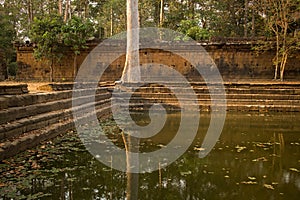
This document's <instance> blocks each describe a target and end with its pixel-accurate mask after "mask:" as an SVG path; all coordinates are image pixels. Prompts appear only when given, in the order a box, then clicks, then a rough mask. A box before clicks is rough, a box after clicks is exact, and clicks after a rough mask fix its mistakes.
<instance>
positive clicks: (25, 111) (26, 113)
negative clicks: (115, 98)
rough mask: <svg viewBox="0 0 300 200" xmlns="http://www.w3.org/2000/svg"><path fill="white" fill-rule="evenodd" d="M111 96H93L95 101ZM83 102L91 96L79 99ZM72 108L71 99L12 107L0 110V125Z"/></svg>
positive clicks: (105, 94) (103, 94) (100, 94)
mask: <svg viewBox="0 0 300 200" xmlns="http://www.w3.org/2000/svg"><path fill="white" fill-rule="evenodd" d="M110 96H111V94H110V93H108V92H107V93H99V94H97V95H95V99H96V100H102V99H107V98H109V97H110ZM79 98H80V99H82V102H84V99H90V98H91V96H82V97H79ZM71 106H72V98H66V99H59V100H55V101H50V102H45V103H38V104H33V105H28V106H23V107H12V108H8V109H2V110H0V124H4V123H8V122H11V121H14V120H18V119H22V118H28V117H30V116H34V115H38V114H42V113H48V112H52V111H57V110H61V109H67V108H70V107H71Z"/></svg>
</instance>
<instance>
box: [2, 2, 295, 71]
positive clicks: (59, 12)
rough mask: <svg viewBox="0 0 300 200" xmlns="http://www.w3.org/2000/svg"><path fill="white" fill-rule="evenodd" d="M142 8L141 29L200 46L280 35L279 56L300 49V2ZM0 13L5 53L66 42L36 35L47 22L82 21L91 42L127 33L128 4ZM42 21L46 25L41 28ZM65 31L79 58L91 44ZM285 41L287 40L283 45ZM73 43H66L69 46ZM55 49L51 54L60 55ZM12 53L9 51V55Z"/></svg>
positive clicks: (58, 5) (41, 5)
mask: <svg viewBox="0 0 300 200" xmlns="http://www.w3.org/2000/svg"><path fill="white" fill-rule="evenodd" d="M138 3H139V24H140V27H164V28H170V29H172V30H175V31H180V32H182V33H183V34H186V35H187V36H189V37H191V38H193V39H195V40H209V39H210V38H213V37H269V38H276V37H279V35H278V33H280V37H279V41H284V42H282V43H280V44H278V45H279V46H280V47H279V46H277V47H274V48H275V49H276V48H277V51H278V55H283V54H282V53H281V52H283V51H286V52H288V53H287V54H286V55H288V56H289V55H292V52H293V51H294V49H295V48H287V45H288V46H289V44H292V45H290V46H292V47H295V45H296V46H297V44H299V34H298V33H299V29H300V14H299V13H300V6H299V5H300V0H264V1H262V0H258V1H255V0H223V1H219V0H139V2H138ZM279 5H280V6H279ZM279 8H280V9H279ZM0 9H1V10H0V16H1V20H0V26H4V27H3V28H2V30H3V32H2V33H3V37H1V41H2V40H3V41H4V42H1V44H0V45H2V46H0V47H1V49H2V51H3V49H5V48H4V47H3V46H4V44H11V42H12V41H13V40H21V41H24V40H30V41H32V42H33V41H35V42H36V41H38V40H39V39H38V38H39V37H42V36H43V37H46V36H47V37H48V36H51V35H52V34H53V38H52V39H50V38H49V40H47V41H46V40H45V41H44V44H47V43H51V42H54V43H57V42H58V40H62V38H56V37H57V36H59V34H58V35H57V34H55V31H56V30H54V32H53V33H50V32H48V33H47V34H48V35H47V34H46V32H45V33H44V34H40V36H39V35H38V32H36V33H34V32H35V31H38V30H37V26H36V23H40V25H43V26H46V25H45V24H41V23H42V21H44V22H46V21H47V20H48V21H47V22H50V24H51V23H52V26H56V25H58V24H55V23H60V25H61V26H62V25H63V24H64V25H66V24H70V23H76V22H78V20H81V21H82V22H83V24H82V25H83V26H85V24H87V23H88V24H89V25H91V26H92V27H93V29H90V28H88V29H89V30H91V34H89V35H88V37H90V35H93V36H94V37H96V38H100V39H102V38H108V37H110V36H112V35H115V34H117V33H120V32H122V31H125V30H126V0H64V1H62V0H58V1H40V0H2V1H0ZM285 14H286V15H285ZM58 16H59V19H58V18H57V17H58ZM36 19H38V20H42V21H40V22H37V21H36ZM53 23H54V24H53ZM76 27H77V25H76ZM48 28H51V27H45V30H47V29H48ZM78 28H79V29H80V28H82V27H78ZM85 28H87V27H85ZM65 29H68V30H69V31H70V33H68V34H69V36H70V40H73V43H72V45H74V46H73V50H74V52H78V47H79V46H81V45H82V44H83V43H84V41H85V40H86V38H84V39H83V40H82V39H79V38H77V39H78V40H77V39H75V40H76V42H74V37H77V36H75V35H76V34H77V30H76V31H75V32H74V30H71V29H72V28H71V27H68V28H67V27H65ZM274 30H275V31H274ZM74 33H76V34H74ZM89 33H90V32H89ZM65 34H67V33H66V32H65ZM35 36H36V37H35ZM59 37H62V36H59ZM284 37H286V39H282V38H284ZM57 39H58V40H57ZM70 40H69V41H68V40H65V41H64V42H65V43H69V42H70ZM40 41H41V40H40ZM78 42H79V43H78ZM75 43H77V44H75ZM42 45H43V44H42ZM298 46H299V45H298ZM10 47H11V49H12V46H10ZM38 48H42V47H38ZM55 48H56V47H53V49H52V50H51V51H52V52H55V51H56V49H55ZM57 48H59V46H57ZM265 48H267V46H266V47H265ZM48 50H49V49H48ZM8 51H9V50H8V49H7V48H6V49H5V52H8ZM279 51H280V52H279ZM278 55H277V56H278ZM286 55H283V57H285V56H286ZM281 63H285V58H283V59H280V58H279V57H277V61H276V62H275V61H274V65H276V66H277V65H281ZM282 69H284V67H282Z"/></svg>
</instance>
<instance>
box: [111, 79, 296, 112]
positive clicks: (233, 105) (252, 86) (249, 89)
mask: <svg viewBox="0 0 300 200" xmlns="http://www.w3.org/2000/svg"><path fill="white" fill-rule="evenodd" d="M171 86H172V91H171V90H170V89H169V88H167V87H165V86H164V85H163V84H147V85H144V86H142V87H139V88H138V89H136V90H135V87H134V86H133V87H130V90H131V91H132V96H131V97H130V96H129V95H124V93H126V89H123V90H124V91H122V89H120V93H119V94H118V93H117V94H116V95H115V97H116V99H117V98H118V95H119V96H120V98H119V99H118V101H117V102H118V103H119V104H120V106H121V107H122V105H123V106H126V105H125V103H126V101H128V99H126V98H130V101H129V107H130V109H131V110H147V109H149V108H150V107H151V105H153V103H161V104H162V105H163V106H164V107H165V108H166V109H168V110H180V105H179V102H178V98H181V99H183V102H184V103H185V104H189V102H191V103H192V102H193V103H194V102H195V101H196V102H197V103H198V104H199V110H200V111H210V110H211V109H212V102H211V99H212V98H211V94H210V90H209V89H208V87H207V85H206V84H205V83H197V82H193V83H191V88H192V89H193V90H194V92H195V93H196V96H197V99H195V96H194V95H192V94H191V93H189V92H187V90H186V88H185V87H183V86H182V85H181V84H180V83H171ZM218 87H219V86H218V84H215V85H213V84H212V85H211V87H210V88H211V89H212V91H214V92H213V95H212V96H213V99H214V100H215V101H216V104H215V105H216V106H215V108H217V109H218V108H219V109H223V108H224V106H225V105H226V110H227V111H247V112H249V111H257V112H299V111H300V83H282V82H268V83H230V82H225V83H224V87H225V92H226V102H225V101H224V95H223V94H222V93H218ZM123 88H124V87H123ZM125 88H126V87H125ZM174 93H176V94H177V97H178V98H177V97H176V95H175V94H174ZM225 103H226V104H225ZM215 108H214V109H215Z"/></svg>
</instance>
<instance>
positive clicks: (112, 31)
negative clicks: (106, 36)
mask: <svg viewBox="0 0 300 200" xmlns="http://www.w3.org/2000/svg"><path fill="white" fill-rule="evenodd" d="M113 34H114V12H113V6H112V5H111V7H110V36H113Z"/></svg>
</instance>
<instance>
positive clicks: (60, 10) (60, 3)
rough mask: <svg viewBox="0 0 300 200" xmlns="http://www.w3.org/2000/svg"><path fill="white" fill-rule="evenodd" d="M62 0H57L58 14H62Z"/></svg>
mask: <svg viewBox="0 0 300 200" xmlns="http://www.w3.org/2000/svg"><path fill="white" fill-rule="evenodd" d="M62 14H63V11H62V0H58V15H60V16H62Z"/></svg>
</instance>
